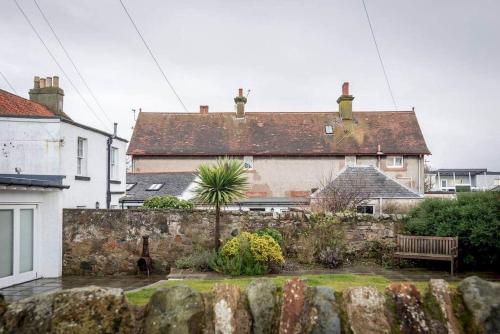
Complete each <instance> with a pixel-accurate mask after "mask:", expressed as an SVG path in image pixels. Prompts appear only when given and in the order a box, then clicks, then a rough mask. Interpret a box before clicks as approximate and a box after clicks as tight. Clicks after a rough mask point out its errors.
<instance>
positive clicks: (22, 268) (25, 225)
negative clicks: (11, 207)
mask: <svg viewBox="0 0 500 334" xmlns="http://www.w3.org/2000/svg"><path fill="white" fill-rule="evenodd" d="M20 219H21V220H20V224H19V228H20V231H19V272H21V273H25V272H27V271H32V270H33V209H21V216H20Z"/></svg>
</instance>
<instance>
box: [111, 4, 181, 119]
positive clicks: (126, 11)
mask: <svg viewBox="0 0 500 334" xmlns="http://www.w3.org/2000/svg"><path fill="white" fill-rule="evenodd" d="M119 1H120V4H121V5H122V7H123V10H124V11H125V13H126V14H127V16H128V18H129V20H130V22H131V23H132V25H133V26H134V29H135V31H137V34H138V35H139V37H140V38H141V40H142V43H144V46H145V47H146V49H148V51H149V54H150V55H151V58H153V60H154V62H155V64H156V66H157V67H158V69H159V70H160V72H161V74H162V75H163V78H165V81H166V82H167V84H168V85H169V87H170V89H171V90H172V92H173V93H174V94H175V96H176V97H177V99H178V100H179V102H180V104H181V105H182V107H183V108H184V111H186V112H189V110H188V109H187V108H186V105H185V104H184V102H182V99H181V98H180V96H179V94H177V92H176V91H175V88H174V86H173V85H172V84H171V83H170V80H168V78H167V75H166V74H165V72H164V71H163V69H162V68H161V66H160V63H159V62H158V60H157V59H156V57H155V55H154V54H153V51H151V48H150V47H149V46H148V43H146V40H145V39H144V37H142V34H141V32H140V31H139V28H137V25H136V24H135V22H134V20H133V19H132V16H130V13H129V12H128V10H127V7H125V4H124V3H123V1H122V0H119Z"/></svg>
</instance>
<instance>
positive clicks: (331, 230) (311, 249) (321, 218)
mask: <svg viewBox="0 0 500 334" xmlns="http://www.w3.org/2000/svg"><path fill="white" fill-rule="evenodd" d="M292 247H293V248H294V252H293V253H294V254H295V256H296V258H297V261H298V262H299V263H304V264H312V263H314V262H316V263H320V264H322V265H324V266H326V267H329V268H334V267H337V266H339V265H340V264H341V263H342V262H343V253H344V249H345V240H344V232H343V230H342V227H341V225H340V222H339V220H338V219H337V218H336V217H334V216H328V215H325V214H313V215H311V218H310V220H309V224H308V225H307V227H306V228H305V229H304V230H302V231H301V232H300V233H299V235H298V237H297V239H296V241H294V244H293V245H292ZM290 253H292V252H290Z"/></svg>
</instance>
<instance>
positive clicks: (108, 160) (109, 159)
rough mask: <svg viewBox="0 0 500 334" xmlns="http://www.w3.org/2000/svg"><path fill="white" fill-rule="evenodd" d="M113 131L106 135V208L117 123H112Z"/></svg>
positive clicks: (109, 200) (108, 197) (108, 198)
mask: <svg viewBox="0 0 500 334" xmlns="http://www.w3.org/2000/svg"><path fill="white" fill-rule="evenodd" d="M113 126H114V131H113V135H108V139H107V140H106V146H107V150H106V154H107V173H106V209H109V208H110V206H111V144H113V139H114V138H116V128H117V126H118V124H117V123H113Z"/></svg>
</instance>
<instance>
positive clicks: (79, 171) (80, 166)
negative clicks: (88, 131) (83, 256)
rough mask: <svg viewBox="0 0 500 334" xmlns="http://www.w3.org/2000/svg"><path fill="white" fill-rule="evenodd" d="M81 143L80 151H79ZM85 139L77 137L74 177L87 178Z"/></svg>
mask: <svg viewBox="0 0 500 334" xmlns="http://www.w3.org/2000/svg"><path fill="white" fill-rule="evenodd" d="M80 143H81V149H80ZM87 147H88V145H87V138H83V137H77V142H76V175H78V176H88V175H87V174H88V170H87Z"/></svg>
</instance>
